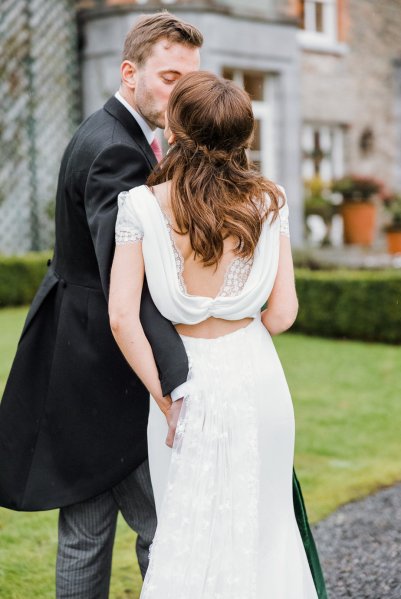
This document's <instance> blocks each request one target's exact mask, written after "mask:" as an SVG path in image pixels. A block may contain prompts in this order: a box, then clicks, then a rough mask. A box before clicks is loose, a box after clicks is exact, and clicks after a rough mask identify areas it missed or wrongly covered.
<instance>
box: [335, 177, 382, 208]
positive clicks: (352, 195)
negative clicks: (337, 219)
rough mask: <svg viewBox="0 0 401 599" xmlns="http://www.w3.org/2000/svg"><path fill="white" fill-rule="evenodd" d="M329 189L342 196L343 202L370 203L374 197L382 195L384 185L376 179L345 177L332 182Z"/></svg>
mask: <svg viewBox="0 0 401 599" xmlns="http://www.w3.org/2000/svg"><path fill="white" fill-rule="evenodd" d="M331 189H332V191H333V192H335V193H339V194H341V196H342V199H343V202H355V203H357V202H370V201H371V199H372V197H373V196H375V195H378V194H379V195H382V194H383V190H384V183H383V181H381V180H380V179H377V178H376V177H370V176H365V175H346V176H345V177H342V178H341V179H336V180H334V181H333V182H332V185H331Z"/></svg>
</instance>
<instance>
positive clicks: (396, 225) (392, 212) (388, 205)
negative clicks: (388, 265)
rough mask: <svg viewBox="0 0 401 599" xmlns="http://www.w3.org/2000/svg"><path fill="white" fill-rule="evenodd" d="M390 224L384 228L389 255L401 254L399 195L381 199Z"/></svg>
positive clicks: (390, 195)
mask: <svg viewBox="0 0 401 599" xmlns="http://www.w3.org/2000/svg"><path fill="white" fill-rule="evenodd" d="M383 202H384V207H385V209H386V211H387V213H388V214H389V216H390V222H388V223H387V225H386V226H385V227H384V230H385V232H386V238H387V249H388V253H389V254H400V253H401V194H389V195H388V196H386V197H385V198H384V199H383Z"/></svg>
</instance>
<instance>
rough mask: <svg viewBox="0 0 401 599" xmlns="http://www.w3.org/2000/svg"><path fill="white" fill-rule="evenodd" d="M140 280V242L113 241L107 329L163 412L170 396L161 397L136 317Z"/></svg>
mask: <svg viewBox="0 0 401 599" xmlns="http://www.w3.org/2000/svg"><path fill="white" fill-rule="evenodd" d="M143 280H144V261H143V254H142V242H141V241H136V242H135V243H128V244H123V245H117V246H116V249H115V254H114V260H113V266H112V269H111V280H110V295H109V316H110V325H111V330H112V332H113V336H114V339H115V340H116V342H117V345H118V346H119V348H120V350H121V351H122V353H123V354H124V357H125V359H126V360H127V362H128V364H129V365H130V366H131V368H132V369H133V370H134V371H135V372H136V374H137V375H138V377H139V378H140V379H141V381H142V382H143V384H144V385H145V387H146V388H147V389H148V391H149V393H150V394H151V395H152V396H153V397H154V399H155V400H156V402H157V404H158V405H159V407H160V409H161V410H162V412H163V413H164V414H165V415H166V416H167V413H168V410H169V408H170V406H171V399H170V397H169V396H166V397H163V393H162V389H161V385H160V381H159V374H158V371H157V367H156V362H155V359H154V357H153V353H152V349H151V346H150V344H149V341H148V340H147V338H146V336H145V333H144V330H143V327H142V324H141V321H140V319H139V309H140V302H141V294H142V286H143Z"/></svg>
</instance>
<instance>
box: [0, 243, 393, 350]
mask: <svg viewBox="0 0 401 599" xmlns="http://www.w3.org/2000/svg"><path fill="white" fill-rule="evenodd" d="M49 258H50V253H49V252H43V253H36V254H35V253H32V254H26V255H24V256H19V257H1V256H0V306H16V305H22V304H29V303H30V302H31V301H32V298H33V296H34V295H35V293H36V290H37V288H38V286H39V284H40V282H41V280H42V278H43V276H44V274H45V273H46V270H47V261H48V259H49ZM295 274H296V285H297V293H298V299H299V306H300V307H299V313H298V317H297V320H296V322H295V323H294V325H293V327H292V329H291V330H293V331H300V332H303V333H307V334H311V335H319V336H323V337H340V338H343V339H362V340H367V341H383V342H386V343H401V272H400V271H396V270H382V271H379V270H375V271H368V270H362V271H355V270H330V271H322V270H320V271H311V270H307V269H301V268H298V269H296V271H295Z"/></svg>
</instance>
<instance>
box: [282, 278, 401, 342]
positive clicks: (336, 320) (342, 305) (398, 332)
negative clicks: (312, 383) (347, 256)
mask: <svg viewBox="0 0 401 599" xmlns="http://www.w3.org/2000/svg"><path fill="white" fill-rule="evenodd" d="M296 286H297V293H298V299H299V306H300V307H299V312H298V317H297V320H296V321H295V323H294V325H293V327H292V330H294V331H302V332H303V333H308V334H311V335H320V336H322V337H341V338H344V339H362V340H366V341H383V342H386V343H401V272H399V271H395V270H382V271H366V270H363V271H352V270H334V271H310V270H305V269H297V270H296Z"/></svg>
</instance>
